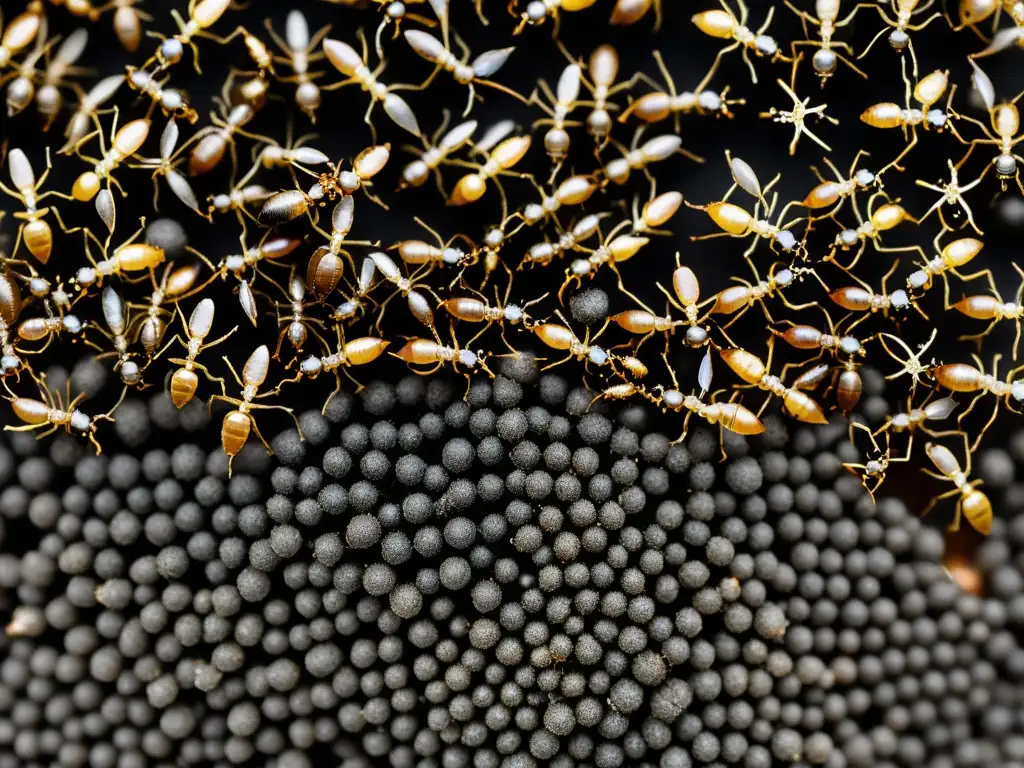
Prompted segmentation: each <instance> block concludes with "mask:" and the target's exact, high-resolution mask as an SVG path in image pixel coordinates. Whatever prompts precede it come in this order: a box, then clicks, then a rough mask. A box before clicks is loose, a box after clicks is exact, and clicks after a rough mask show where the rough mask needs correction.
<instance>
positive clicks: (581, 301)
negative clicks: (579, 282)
mask: <svg viewBox="0 0 1024 768" xmlns="http://www.w3.org/2000/svg"><path fill="white" fill-rule="evenodd" d="M569 311H570V312H571V313H572V317H573V319H574V320H576V321H577V322H580V323H582V324H583V325H594V324H596V323H599V322H601V321H602V320H604V319H605V318H606V317H608V294H607V293H605V292H604V291H602V290H601V289H600V288H588V289H587V290H585V291H580V292H579V293H577V294H575V295H574V296H573V297H572V298H571V299H569Z"/></svg>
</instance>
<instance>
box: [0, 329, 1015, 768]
mask: <svg viewBox="0 0 1024 768" xmlns="http://www.w3.org/2000/svg"><path fill="white" fill-rule="evenodd" d="M460 338H461V337H460ZM505 365H509V366H510V367H511V364H508V362H507V360H506V361H505V362H503V366H505ZM535 368H536V364H535V362H534V363H532V364H531V371H534V370H535ZM505 375H506V376H507V377H508V378H505V377H504V376H503V377H499V378H496V379H495V380H493V381H489V382H484V383H483V384H480V383H474V385H473V386H472V387H471V389H470V394H469V396H468V398H467V399H466V400H463V399H461V394H462V392H464V391H465V390H464V383H463V381H462V380H460V379H453V380H451V382H446V381H445V380H441V379H431V380H429V381H426V382H425V381H423V380H420V379H404V380H402V381H401V382H399V383H398V384H388V383H379V384H376V385H374V391H373V392H371V393H369V394H366V393H364V394H363V395H361V396H360V397H355V398H352V397H351V396H348V395H344V394H342V395H339V396H338V397H337V398H335V400H336V401H337V402H339V403H341V404H342V406H343V407H341V410H339V411H338V412H337V413H336V414H334V415H333V416H330V417H329V418H328V419H326V420H321V419H319V417H318V416H317V418H313V416H310V418H309V427H310V429H315V430H319V433H318V434H319V436H318V438H317V441H313V440H307V441H306V442H305V443H295V441H294V438H295V437H297V435H296V434H295V433H294V430H287V431H286V432H284V433H282V434H281V435H279V436H278V437H276V438H275V439H274V441H273V442H274V444H275V445H277V444H278V443H280V444H281V446H282V454H281V455H279V456H276V457H274V458H272V459H271V460H270V461H271V464H269V465H266V466H263V467H262V468H252V469H248V470H245V471H243V469H242V466H241V463H240V462H236V463H235V465H234V473H233V477H232V478H231V479H230V480H229V479H227V475H226V463H224V462H223V459H224V457H223V455H222V454H221V453H220V452H219V451H213V452H212V453H210V454H209V455H208V454H206V453H205V452H204V449H201V448H200V447H199V446H201V445H203V444H202V443H201V441H200V439H199V436H198V435H195V436H191V437H190V441H191V442H187V443H182V442H180V441H179V442H176V443H173V444H169V446H168V447H166V448H159V447H155V446H150V445H148V444H146V446H145V448H144V449H142V450H138V451H134V453H135V454H136V455H134V456H127V455H124V454H120V455H119V454H118V453H117V450H116V449H110V450H109V451H108V452H105V454H104V456H107V455H108V453H109V456H110V457H109V459H108V458H101V459H98V460H97V459H94V458H92V457H85V458H83V459H81V460H79V461H78V462H77V463H76V465H75V467H74V471H73V472H71V473H70V474H71V475H72V477H68V478H67V482H69V483H73V487H72V488H67V487H64V486H62V484H63V483H64V482H65V475H67V474H69V473H68V471H67V470H65V469H63V468H61V467H59V466H58V462H56V461H54V459H53V458H52V457H51V456H50V455H49V453H47V452H40V451H38V450H37V449H38V446H37V445H36V444H35V442H34V441H32V442H31V443H24V444H18V445H17V446H15V444H13V443H10V444H8V445H9V447H8V448H7V449H6V451H0V478H6V479H4V480H3V481H2V482H3V483H5V484H6V485H4V487H3V488H0V509H2V512H0V522H3V523H4V526H0V537H4V544H5V550H4V552H3V553H0V587H2V591H3V593H4V594H5V595H8V597H9V599H8V603H7V606H8V607H7V608H6V609H5V610H6V615H5V622H7V623H8V624H9V627H8V630H7V631H8V649H7V654H6V657H5V659H6V660H5V662H4V663H3V664H2V665H0V755H2V754H5V752H4V749H5V748H6V749H7V750H8V751H9V752H11V754H13V755H15V757H16V761H20V762H24V763H25V764H26V765H27V764H35V763H39V764H42V763H44V762H45V763H46V764H50V763H53V764H55V765H64V764H68V765H72V764H73V765H92V764H96V765H111V766H115V765H119V763H118V760H120V761H121V762H125V761H127V762H126V764H131V765H135V764H138V765H142V764H144V763H146V761H154V760H155V761H163V762H166V761H167V760H172V761H173V760H174V759H178V761H179V762H181V763H182V764H183V765H198V764H205V763H206V762H209V763H211V764H218V765H219V764H222V763H223V764H246V763H248V762H261V761H262V762H267V763H268V764H271V763H272V764H274V765H278V766H288V765H296V766H299V765H304V764H306V765H318V764H321V763H323V764H334V763H339V764H340V763H345V764H346V765H347V764H350V763H351V764H352V765H357V764H358V765H362V764H367V765H368V764H371V763H380V764H381V765H394V766H406V765H409V766H412V765H417V764H419V763H423V764H428V763H429V764H431V765H433V764H438V765H452V766H459V765H464V766H470V765H487V766H496V768H500V766H503V765H523V766H532V765H539V764H541V763H544V764H547V763H550V764H552V765H556V766H566V767H567V766H570V765H594V766H631V765H637V766H673V765H678V766H696V765H708V766H716V767H717V766H726V765H741V766H744V767H745V768H749V767H750V766H754V767H755V768H756V766H764V767H765V768H771V766H774V765H776V764H779V765H782V764H791V763H800V762H801V761H803V762H805V763H806V764H808V765H814V766H816V765H822V766H836V767H838V766H842V765H848V766H856V765H876V764H878V765H886V766H892V768H903V766H910V765H912V766H919V765H920V766H929V767H932V766H935V767H936V768H938V767H939V766H943V765H959V764H961V763H962V764H963V765H965V766H981V765H1007V766H1014V765H1015V764H1016V762H1020V750H1019V744H1018V742H1019V736H1018V733H1019V729H1017V728H1016V726H1015V723H1016V722H1017V720H1018V719H1019V718H1017V717H1016V712H1017V711H1019V709H1020V704H1021V701H1020V700H1019V699H1020V697H1019V696H1018V694H1017V691H1018V689H1020V688H1022V687H1024V686H1022V685H1021V682H1024V681H1021V675H1022V674H1024V664H1022V663H1021V658H1024V657H1022V656H1021V654H1020V651H1019V648H1018V647H1017V646H1018V643H1017V640H1016V635H1017V634H1018V632H1017V630H1019V629H1020V628H1021V626H1024V618H1022V617H1024V611H1022V610H1021V609H1020V606H1019V605H1018V603H1019V602H1020V601H1019V594H1020V586H1021V584H1024V576H1022V575H1021V573H1019V572H1018V571H1019V567H1018V566H1019V565H1020V562H1021V558H1020V557H1018V554H1019V553H1018V549H1019V545H1020V542H1022V541H1024V533H1022V532H1024V525H1018V524H1013V525H1011V524H1009V523H1011V522H1012V519H1011V520H1010V521H1007V523H1008V524H1002V523H1003V521H1001V520H997V523H996V525H995V526H994V529H993V534H992V536H991V537H990V538H989V540H988V541H986V543H985V545H984V547H983V549H982V552H981V553H980V554H979V559H978V563H979V565H978V566H977V568H978V569H979V571H978V575H979V577H980V579H981V580H982V582H983V584H984V589H985V595H986V596H985V597H978V596H975V595H972V594H969V593H967V592H964V591H961V590H960V589H958V588H957V586H956V585H955V584H954V583H952V582H951V581H950V576H949V575H947V571H948V574H950V575H953V578H958V577H957V575H956V574H958V570H957V569H958V566H957V564H956V563H955V562H953V561H944V560H943V558H944V546H943V538H942V536H941V535H940V534H939V533H937V532H936V531H934V530H932V529H930V528H926V527H923V523H922V522H921V521H920V520H919V519H918V518H917V516H916V515H915V514H912V513H911V510H909V509H908V508H907V507H906V506H905V505H903V504H901V503H899V502H895V501H892V500H886V499H883V498H882V497H881V496H879V498H878V501H877V505H871V504H870V503H869V502H870V500H869V499H867V497H866V496H865V494H864V493H863V491H862V489H861V487H860V485H859V483H857V482H856V478H854V477H852V476H851V477H849V478H847V477H846V474H847V473H845V472H840V471H839V470H840V469H841V463H842V462H841V461H840V457H841V456H843V455H844V453H845V451H844V449H842V448H841V447H840V446H839V445H838V442H837V441H839V440H842V439H843V437H842V435H843V433H844V430H842V429H840V430H838V431H834V432H835V434H834V435H833V436H831V437H827V436H826V437H822V436H821V435H820V434H819V433H817V432H814V431H809V432H804V431H803V430H800V431H798V432H796V433H797V434H799V435H801V437H800V441H801V446H794V445H793V444H792V443H791V442H790V440H789V437H788V435H787V434H786V432H785V429H777V428H775V427H772V428H771V429H769V432H768V433H766V436H760V437H753V438H750V439H749V440H747V441H746V442H745V443H744V445H743V447H742V448H737V446H736V445H734V444H733V443H731V442H727V445H726V447H727V451H728V453H729V455H730V458H728V459H726V460H724V461H720V460H719V459H720V450H719V444H718V438H717V435H716V434H715V433H713V432H710V431H707V430H702V429H694V430H693V433H692V435H691V436H690V437H688V439H687V441H686V443H685V444H675V445H673V444H671V443H670V442H669V439H668V438H666V437H664V436H663V435H661V434H652V433H651V432H650V431H649V430H650V428H651V426H653V425H657V428H659V429H661V428H662V426H661V421H660V419H661V417H660V416H658V415H656V413H655V412H654V411H653V410H649V412H648V413H647V414H646V415H645V414H644V413H643V411H644V409H642V408H634V407H630V406H629V405H628V404H627V405H625V406H624V405H623V404H621V403H617V402H609V401H603V402H599V403H596V404H594V407H593V408H591V402H592V400H593V397H594V393H592V392H588V391H587V390H585V389H583V388H578V389H571V388H570V386H569V385H568V383H567V380H565V379H562V378H560V377H556V376H551V375H545V376H543V377H541V378H540V383H539V384H538V385H537V386H536V387H534V386H532V385H529V384H528V383H527V382H528V381H529V379H528V378H527V377H519V376H517V375H516V374H514V373H513V372H512V371H511V370H508V371H506V372H505ZM533 375H534V374H533V373H531V374H530V376H533ZM568 381H572V384H573V386H575V385H576V384H577V383H578V380H573V379H569V380H568ZM129 402H130V401H129ZM339 407H340V406H339ZM328 410H329V412H331V410H330V409H328ZM314 416H315V414H314ZM673 416H674V415H673V414H669V416H667V417H665V418H670V417H673ZM147 418H149V417H147ZM645 419H647V425H646V426H645V421H644V420H645ZM314 422H315V423H314ZM772 423H773V419H772V417H770V416H766V424H769V425H770V424H772ZM678 426H679V425H666V426H665V427H664V430H665V432H666V433H668V434H675V432H672V431H670V430H674V429H676V428H678ZM293 436H294V437H293ZM282 441H283V442H282ZM193 443H194V445H193ZM803 443H807V445H803ZM172 445H173V446H177V447H172ZM289 445H291V448H289ZM104 447H105V448H106V447H107V446H106V445H105V446H104ZM256 447H257V448H259V446H256ZM797 447H799V448H800V451H797V450H796V448H797ZM15 448H17V450H15ZM801 452H802V453H801ZM257 453H260V454H261V455H262V451H257ZM798 454H801V455H798ZM1022 454H1024V452H1022ZM1006 456H1009V457H1010V460H1011V462H1015V461H1016V460H1017V456H1016V455H1015V453H1014V452H1009V453H1007V454H1005V455H1004V456H999V455H995V458H993V459H990V460H989V462H990V464H991V466H989V467H986V471H987V472H988V473H989V475H990V477H989V479H990V480H991V481H992V483H991V485H986V486H984V487H988V488H989V489H990V491H992V492H993V494H995V493H996V488H993V487H992V486H998V489H999V492H1000V493H1004V494H1005V495H1007V496H1008V497H1009V496H1010V495H1011V494H1013V493H1018V494H1019V489H1018V490H1015V485H1014V478H1015V477H1016V472H1015V465H1013V466H1011V467H1010V470H1008V469H1007V467H1006V461H1005V458H1006ZM214 457H216V459H214ZM842 460H846V459H845V458H843V459H842ZM26 467H27V469H26ZM1011 470H1012V471H1011ZM26 472H32V473H41V474H44V475H46V476H47V477H48V480H47V482H46V483H38V482H36V483H33V482H31V479H30V478H25V477H23V475H24V474H25V473H26ZM265 478H266V479H265ZM268 480H269V482H268ZM847 480H850V481H853V482H847ZM1000 483H1002V485H999V484H1000ZM994 501H995V500H994ZM1000 501H1002V499H1000ZM1015 508H1016V507H1015V506H1013V504H1011V503H1008V504H1007V505H1006V506H1005V509H1007V510H1012V509H1015ZM12 540H13V541H14V542H15V543H14V544H13V545H12V544H11V542H12ZM22 540H24V542H25V543H24V544H22V543H21V541H22ZM11 553H13V554H11ZM944 564H945V566H946V570H944V569H943V565H944ZM22 733H25V734H29V735H28V736H22V735H21V734H22ZM58 734H59V737H60V739H57V737H56V736H57V735H58ZM107 747H109V749H107ZM72 748H74V749H78V748H81V750H80V752H81V756H80V758H79V757H78V756H76V755H75V754H72V753H71V751H70V750H71V749H72ZM124 755H128V756H129V757H123V756H124ZM172 756H173V757H172ZM1015 761H1016V762H1015ZM0 762H3V761H2V759H0ZM20 762H19V763H18V764H20ZM11 764H12V765H13V764H14V763H11Z"/></svg>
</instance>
